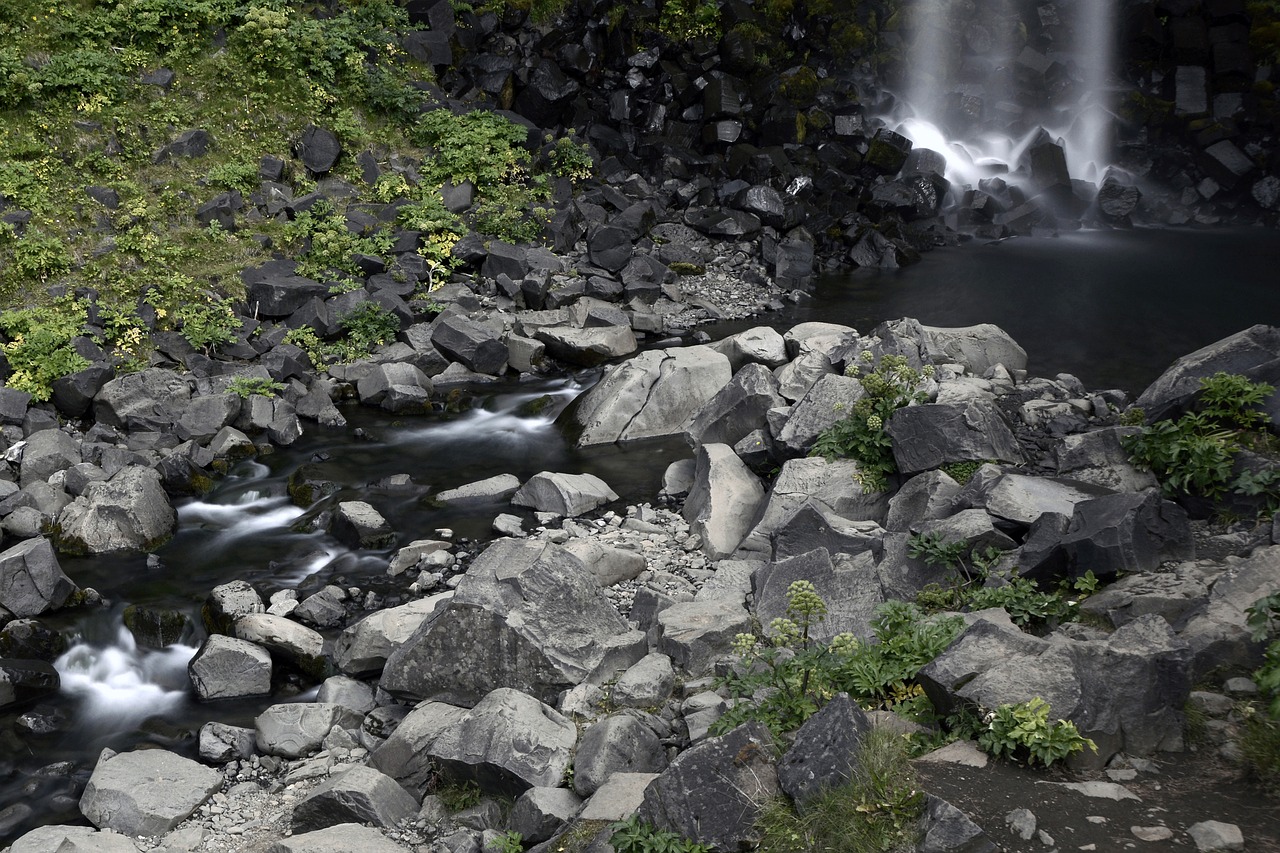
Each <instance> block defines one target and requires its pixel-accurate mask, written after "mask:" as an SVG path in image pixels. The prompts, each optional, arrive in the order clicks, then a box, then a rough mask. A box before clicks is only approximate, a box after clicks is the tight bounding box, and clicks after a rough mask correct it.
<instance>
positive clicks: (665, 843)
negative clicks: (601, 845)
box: [609, 815, 711, 853]
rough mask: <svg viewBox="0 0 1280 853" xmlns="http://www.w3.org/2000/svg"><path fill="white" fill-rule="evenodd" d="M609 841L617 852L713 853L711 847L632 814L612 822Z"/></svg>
mask: <svg viewBox="0 0 1280 853" xmlns="http://www.w3.org/2000/svg"><path fill="white" fill-rule="evenodd" d="M609 829H610V830H611V831H612V832H613V836H612V837H611V838H610V839H609V843H610V844H611V845H612V846H613V849H614V850H615V851H616V853H711V848H710V847H706V846H704V845H702V844H697V843H695V842H693V841H690V840H689V839H687V838H681V837H680V836H679V835H676V834H675V833H674V832H668V831H667V830H665V829H657V828H655V827H654V826H652V825H650V824H647V823H645V822H644V821H642V820H640V818H639V817H638V816H637V815H632V816H631V817H629V818H627V819H626V820H620V821H618V822H617V823H614V824H612V825H611V826H610V827H609Z"/></svg>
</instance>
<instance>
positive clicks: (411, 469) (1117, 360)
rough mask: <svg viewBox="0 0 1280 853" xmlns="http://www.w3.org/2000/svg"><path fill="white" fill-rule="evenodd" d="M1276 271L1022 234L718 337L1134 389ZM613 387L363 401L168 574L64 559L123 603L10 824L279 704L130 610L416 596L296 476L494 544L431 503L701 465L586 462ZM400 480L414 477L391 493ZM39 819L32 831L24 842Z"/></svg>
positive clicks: (14, 784) (114, 605)
mask: <svg viewBox="0 0 1280 853" xmlns="http://www.w3.org/2000/svg"><path fill="white" fill-rule="evenodd" d="M1276 269H1280V240H1276V239H1275V234H1274V232H1267V231H1261V230H1254V231H1237V232H1189V231H1188V232H1174V231H1132V232H1105V233H1092V234H1073V235H1071V236H1068V237H1063V238H1061V239H1056V240H1047V239H1036V240H1032V239H1016V240H1008V241H1004V242H1002V243H1000V244H997V245H975V246H969V247H966V248H962V249H957V250H945V251H938V252H934V253H932V254H929V255H927V256H926V258H925V260H924V261H923V262H922V263H921V264H918V265H916V266H914V267H910V268H907V269H904V270H900V271H895V272H889V273H872V272H868V271H862V272H859V273H857V274H855V275H851V276H843V277H838V278H831V279H828V280H825V281H823V282H822V283H821V284H820V286H819V288H818V290H817V292H816V294H815V296H814V298H812V299H804V300H802V301H801V302H800V304H798V305H796V306H793V307H791V308H789V309H788V310H787V311H786V312H784V313H782V314H780V315H776V316H771V317H768V318H761V319H757V320H755V321H751V322H747V323H737V324H724V325H721V326H718V327H714V328H712V329H711V331H712V333H713V335H714V336H717V337H719V336H722V335H726V334H730V333H732V332H733V331H736V330H738V329H741V328H745V327H747V326H752V325H760V324H761V323H768V324H771V325H774V326H775V327H777V328H779V329H786V328H789V327H790V326H791V325H793V324H794V323H796V322H801V321H804V320H810V319H821V320H825V321H830V322H842V323H846V324H848V325H851V326H854V327H855V328H857V329H859V330H860V331H863V332H866V331H870V329H871V328H872V327H873V326H874V325H875V324H876V323H878V322H879V321H881V320H885V319H893V318H897V317H902V316H912V317H917V318H918V319H920V320H921V321H922V322H925V323H927V324H931V325H953V326H958V325H969V324H973V323H979V322H992V323H996V324H998V325H1000V326H1002V327H1004V328H1005V329H1006V330H1007V331H1009V332H1010V333H1011V334H1012V335H1013V336H1014V338H1015V339H1016V340H1018V341H1019V342H1020V343H1021V344H1022V345H1023V346H1024V347H1025V348H1026V349H1027V350H1028V352H1029V353H1030V357H1031V372H1032V373H1033V374H1035V375H1048V376H1052V375H1054V374H1056V373H1058V372H1061V371H1065V372H1070V373H1074V374H1076V375H1078V376H1079V377H1080V378H1081V379H1082V380H1083V381H1084V382H1085V384H1086V385H1087V386H1089V387H1094V388H1102V387H1120V388H1124V389H1126V390H1129V391H1131V392H1133V393H1135V394H1136V393H1137V392H1138V391H1140V390H1141V389H1142V388H1143V387H1144V386H1145V385H1146V384H1147V383H1149V382H1150V381H1151V380H1152V379H1154V378H1155V377H1156V376H1157V375H1158V374H1159V373H1160V372H1161V371H1162V370H1163V369H1164V368H1165V367H1166V366H1167V365H1168V364H1169V362H1170V361H1171V360H1172V359H1174V358H1176V357H1177V356H1179V355H1182V354H1184V353H1186V352H1188V351H1190V350H1193V349H1195V348H1198V347H1200V346H1203V345H1205V344H1208V343H1211V342H1212V341H1214V340H1217V339H1218V338H1221V337H1223V336H1224V335H1227V334H1230V333H1232V332H1235V331H1238V330H1239V329H1242V328H1244V327H1247V326H1249V325H1251V324H1253V323H1259V322H1261V323H1270V324H1280V287H1277V284H1276V277H1275V270H1276ZM597 375H598V374H596V373H584V374H581V375H576V376H572V377H568V378H564V379H555V380H536V381H528V382H517V383H509V384H508V383H504V384H501V385H499V386H496V387H494V388H492V389H490V390H488V391H482V392H480V393H481V397H480V400H481V404H480V405H479V406H477V407H476V408H474V409H472V410H471V411H469V412H466V413H463V414H460V415H454V416H447V417H445V416H421V417H399V418H393V417H391V416H388V415H386V414H384V413H380V412H376V411H371V410H365V409H360V408H357V407H353V408H349V409H347V410H345V414H346V416H347V417H348V419H349V421H350V423H349V425H348V427H347V428H346V429H342V430H327V429H321V428H318V427H315V426H314V425H309V426H308V428H307V432H306V434H305V435H304V436H303V438H302V439H301V440H300V441H299V442H298V443H297V444H296V445H294V446H293V447H290V448H286V449H282V450H280V451H278V452H276V453H274V454H271V455H267V456H264V457H261V458H260V459H258V460H252V461H246V462H243V463H240V464H239V465H238V466H236V467H235V468H234V469H233V470H232V471H231V472H230V474H229V475H228V476H226V477H225V478H223V479H222V480H221V481H219V483H218V484H217V487H216V488H215V489H214V491H213V492H212V493H211V494H209V495H207V496H205V497H203V498H201V499H198V500H189V501H186V502H184V503H181V504H180V505H179V506H178V516H179V530H178V533H177V535H176V536H175V537H174V539H173V540H172V541H171V542H170V543H168V544H167V545H166V546H164V548H162V549H161V550H160V551H159V552H158V557H159V566H156V567H148V563H147V560H146V558H145V556H142V555H129V556H113V557H106V558H99V559H95V560H85V559H72V558H66V559H64V560H63V561H62V562H63V567H64V569H65V571H66V572H67V574H68V575H70V576H71V577H72V578H73V579H74V580H75V581H76V582H77V583H78V584H80V585H81V586H85V587H93V588H94V589H97V590H98V591H99V592H101V593H102V595H103V596H104V597H105V598H106V599H108V600H109V601H110V602H111V605H110V606H108V607H104V608H100V609H96V610H77V611H70V612H66V613H60V614H54V615H52V616H51V617H50V618H47V619H46V620H44V621H46V622H47V623H48V624H50V625H52V626H54V627H57V628H60V629H62V630H64V631H65V632H66V633H68V634H69V635H70V636H73V637H74V641H73V645H72V648H71V649H70V650H69V651H68V652H67V653H66V654H65V655H63V656H62V658H60V659H59V661H58V662H57V667H58V669H59V671H60V673H61V674H62V679H63V689H62V691H61V692H60V694H58V695H57V696H56V697H53V698H51V699H48V700H46V701H44V702H42V703H41V705H40V706H39V707H37V708H35V709H32V708H21V709H17V710H16V711H13V712H11V713H8V714H7V715H2V716H0V826H2V825H4V824H3V820H4V816H5V812H4V809H6V808H19V809H20V808H21V807H23V806H24V805H25V806H26V807H29V808H30V809H31V811H32V814H31V816H30V820H31V821H36V822H44V823H47V822H57V821H70V820H75V819H76V818H77V812H76V803H75V799H74V796H73V795H74V794H75V791H76V787H75V785H74V784H73V782H72V781H71V780H70V779H69V777H68V773H67V770H66V768H62V769H58V768H54V769H52V770H45V771H41V770H40V768H47V767H48V766H49V765H51V764H53V763H54V762H59V761H67V762H72V763H73V765H74V766H75V768H77V769H76V770H75V773H76V774H77V775H78V778H79V780H80V781H81V782H83V780H84V779H85V778H87V775H88V772H89V770H91V769H92V765H93V762H94V760H95V758H96V755H97V753H98V751H100V750H101V749H102V748H103V747H104V746H110V747H112V748H116V749H122V748H131V747H133V746H136V745H139V744H144V743H150V744H155V745H159V746H163V747H165V748H168V749H173V750H176V751H179V752H184V753H186V754H193V753H194V751H195V742H194V733H195V732H196V730H197V729H198V728H199V726H200V725H201V724H202V723H204V722H206V721H209V720H218V721H221V722H225V723H229V724H234V725H249V724H251V721H252V718H253V716H254V715H255V714H257V713H259V712H260V711H261V709H262V708H264V707H266V706H267V705H268V704H270V703H271V702H274V701H281V699H282V697H279V696H277V697H273V698H269V699H268V698H264V699H260V700H253V701H234V702H221V703H213V704H207V705H202V704H199V703H197V702H196V701H194V699H193V697H192V695H191V693H190V690H189V686H188V684H187V678H186V672H185V667H186V662H187V660H188V659H189V658H190V657H191V655H192V654H194V652H195V649H196V647H197V646H198V643H199V640H200V637H199V635H198V634H197V635H193V636H191V637H190V639H188V640H184V641H183V642H182V643H180V644H178V645H175V646H171V647H169V648H168V649H166V650H164V651H150V650H145V649H139V648H138V647H137V646H136V645H135V644H134V642H133V639H132V637H131V636H130V635H129V633H128V632H127V631H125V630H124V629H123V627H122V622H121V612H122V610H123V608H124V605H126V604H128V603H134V604H138V605H143V606H147V607H152V608H173V609H177V610H180V611H183V612H185V613H188V614H189V615H190V616H191V617H192V619H193V621H194V622H196V623H197V624H198V623H199V607H200V604H201V603H202V602H203V601H204V599H205V597H206V596H207V595H208V593H209V591H210V590H211V589H212V588H213V587H214V586H216V585H217V584H220V583H225V582H227V581H230V580H236V579H242V580H247V581H249V582H250V583H252V584H253V585H254V586H255V587H256V588H257V589H258V590H259V591H260V592H261V593H262V594H263V595H264V597H265V596H266V595H269V594H270V593H271V592H273V591H275V590H278V589H284V588H292V587H298V588H300V592H301V594H303V595H305V594H307V593H309V592H310V591H314V590H315V589H318V588H319V587H320V586H321V585H323V584H325V583H330V582H334V583H340V584H341V585H343V586H358V587H360V588H361V589H362V590H372V591H374V592H377V593H379V594H384V595H387V596H389V597H394V596H396V595H401V594H402V593H401V592H400V585H401V583H402V582H401V581H394V582H393V581H392V580H391V579H388V578H387V576H386V565H387V560H388V557H389V555H390V554H391V553H392V551H393V550H394V549H387V550H383V551H353V550H351V549H350V548H347V547H346V546H344V545H341V544H340V543H338V542H337V541H336V540H334V539H333V538H332V537H330V536H329V535H328V534H327V533H325V532H324V531H323V530H322V529H316V528H315V526H314V525H313V522H314V520H315V518H316V515H317V514H318V512H320V511H321V509H322V507H317V508H311V509H306V510H304V509H302V508H299V507H296V506H294V505H293V504H292V503H290V501H289V499H288V496H287V485H288V478H289V475H290V474H291V473H293V472H294V471H296V470H297V469H298V468H299V467H300V466H302V465H308V464H313V465H315V466H316V470H318V471H320V472H322V474H323V476H324V477H325V478H326V479H328V480H330V481H332V482H333V483H335V484H337V487H338V491H337V493H336V495H335V497H334V499H336V500H346V499H353V498H357V497H358V498H359V499H361V500H367V501H369V502H370V503H372V504H373V505H374V506H375V507H376V508H377V509H378V510H379V511H380V512H382V513H383V515H385V516H386V517H387V519H388V520H389V521H390V522H391V524H392V526H393V528H394V529H395V530H396V531H397V532H398V536H399V539H398V541H397V543H396V547H399V546H400V545H403V544H405V543H407V542H408V541H411V540H413V539H417V538H423V537H431V536H434V535H435V531H437V530H438V529H441V528H448V529H450V530H451V531H452V532H453V535H454V536H455V537H456V538H457V539H459V540H463V539H472V540H476V539H483V538H486V537H488V536H490V535H491V534H490V532H489V524H490V522H491V520H492V518H493V516H494V515H496V514H497V513H498V512H503V511H511V510H510V508H509V507H503V506H497V505H495V506H492V507H485V508H482V509H480V510H475V509H470V510H458V509H452V510H451V509H440V508H436V507H433V506H432V505H430V503H429V502H428V501H424V500H423V498H424V497H425V496H427V495H429V494H430V493H432V492H434V491H438V490H440V489H445V488H451V487H453V486H457V485H461V484H463V483H467V482H472V481H475V480H479V479H482V478H485V477H489V476H493V475H495V474H498V473H512V474H515V475H516V476H518V477H520V478H521V479H522V480H523V479H526V478H528V477H529V476H531V475H533V474H535V473H537V472H539V471H544V470H552V471H563V472H570V473H577V472H583V471H588V472H591V473H594V474H596V475H598V476H600V477H602V478H603V479H604V480H605V481H606V482H607V483H609V484H610V486H611V487H612V488H613V490H614V491H615V492H617V493H618V494H619V495H620V496H621V497H622V501H623V502H625V503H635V502H641V501H647V500H652V499H653V497H654V496H655V495H656V494H657V492H658V490H659V487H660V481H661V476H662V472H663V470H664V469H665V467H666V466H667V464H668V463H670V462H671V461H674V460H675V459H679V458H683V457H686V456H688V454H689V450H688V448H687V446H686V445H685V444H684V443H683V441H681V440H679V439H671V440H660V441H646V442H637V443H634V444H629V445H626V446H606V447H596V448H587V449H578V448H575V447H573V446H572V444H571V443H570V442H569V441H567V440H566V438H565V436H564V435H563V433H562V431H561V429H560V427H559V426H558V425H557V423H556V417H557V415H558V414H559V413H560V412H561V411H562V410H563V409H564V407H565V406H566V405H567V404H568V403H569V402H570V401H571V400H572V399H573V398H574V397H576V396H577V395H578V394H579V393H581V392H582V391H583V390H584V389H585V388H587V387H589V386H590V384H591V383H592V382H594V381H595V379H596V377H597ZM400 474H407V475H409V477H410V478H411V482H410V483H407V484H406V483H402V482H398V481H393V480H388V479H387V478H389V477H392V476H393V475H400ZM460 547H462V548H471V547H474V546H473V545H468V544H463V545H461V546H460ZM393 600H394V598H391V599H390V600H389V601H393ZM33 711H34V712H35V713H37V714H39V715H41V716H42V717H43V718H44V719H57V718H59V717H60V718H61V719H62V720H63V724H62V725H61V727H60V728H59V730H58V731H55V732H51V733H49V734H43V735H35V734H31V733H29V732H28V731H27V730H26V729H23V728H20V727H19V726H18V721H19V718H20V717H22V715H25V714H30V713H32V712H33ZM9 814H10V815H13V814H14V813H12V812H10V813H9ZM27 825H29V821H28V820H25V819H19V820H16V821H15V822H14V823H13V829H15V830H18V831H21V829H22V828H23V827H25V826H27ZM4 834H5V833H4V832H2V831H0V843H3V841H4V839H3V836H4Z"/></svg>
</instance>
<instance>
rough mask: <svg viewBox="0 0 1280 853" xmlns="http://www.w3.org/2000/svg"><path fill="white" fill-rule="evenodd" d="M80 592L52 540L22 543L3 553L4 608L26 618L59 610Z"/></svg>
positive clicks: (0, 596)
mask: <svg viewBox="0 0 1280 853" xmlns="http://www.w3.org/2000/svg"><path fill="white" fill-rule="evenodd" d="M75 591H76V585H75V584H74V583H72V582H71V578H69V577H67V576H66V575H65V574H63V573H62V567H61V566H60V565H59V564H58V557H57V555H55V554H54V553H53V546H52V545H50V544H49V540H47V539H45V538H43V537H39V538H36V539H27V540H25V541H23V542H19V543H18V544H17V545H14V546H13V547H12V548H9V549H8V550H6V551H5V552H4V553H2V554H0V607H3V608H5V609H6V610H8V611H9V612H11V613H12V614H13V615H14V616H17V617H19V618H26V617H28V616H39V615H40V614H41V613H47V612H48V611H50V610H57V609H58V608H59V607H61V606H62V605H64V604H66V603H67V599H68V598H70V597H71V594H72V593H74V592H75Z"/></svg>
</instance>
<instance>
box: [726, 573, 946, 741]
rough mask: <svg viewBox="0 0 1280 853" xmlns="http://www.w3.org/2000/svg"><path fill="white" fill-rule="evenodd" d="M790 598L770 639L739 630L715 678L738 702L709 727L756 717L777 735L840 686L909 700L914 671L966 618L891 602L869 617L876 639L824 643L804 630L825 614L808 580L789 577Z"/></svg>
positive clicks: (874, 697)
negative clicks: (735, 658) (736, 659)
mask: <svg viewBox="0 0 1280 853" xmlns="http://www.w3.org/2000/svg"><path fill="white" fill-rule="evenodd" d="M787 603H788V606H787V615H786V616H785V617H783V618H779V619H775V620H774V621H773V623H772V624H771V625H770V626H769V627H770V632H771V636H770V637H768V638H764V639H761V638H757V637H755V636H754V635H751V634H739V635H738V637H737V639H736V641H735V643H734V648H735V651H736V652H737V653H738V654H739V656H740V658H741V660H740V663H739V665H738V666H737V667H735V669H734V670H733V671H732V672H730V673H729V674H728V675H725V676H723V677H721V678H720V679H718V680H717V686H718V687H724V688H726V689H727V690H728V692H729V695H730V697H731V698H733V699H735V700H736V701H735V703H734V704H733V706H732V707H731V708H729V710H728V711H726V712H725V714H724V715H723V716H722V717H721V718H720V719H719V720H717V721H716V723H715V725H714V726H713V727H712V731H713V733H716V734H720V733H723V732H726V731H729V730H730V729H733V728H734V727H736V726H738V725H741V724H742V723H744V722H747V721H748V720H756V721H758V722H761V723H763V724H765V725H766V726H768V727H769V729H770V731H772V732H773V734H774V736H775V737H776V738H779V739H781V738H782V737H783V736H785V735H786V734H787V733H788V732H791V731H794V730H795V729H797V728H799V727H800V725H801V724H802V723H804V721H805V720H807V719H808V718H809V717H810V716H812V715H813V714H814V713H815V712H816V711H817V710H818V709H819V708H821V707H822V705H823V704H824V703H825V702H826V700H827V699H829V698H830V697H831V696H834V695H835V694H836V693H839V692H842V691H843V692H847V693H849V694H850V696H852V697H853V698H855V699H857V700H858V701H860V702H863V703H866V704H874V705H886V706H893V705H895V704H898V703H900V702H908V703H913V702H915V701H916V700H915V696H916V695H918V694H917V693H916V691H915V690H913V687H914V684H913V681H914V679H915V676H916V674H917V673H918V672H919V671H920V669H921V668H922V667H923V666H924V665H925V664H927V663H929V662H930V661H931V660H933V659H934V658H935V657H937V656H938V655H939V654H940V653H941V652H942V650H943V649H945V648H946V647H947V646H948V645H949V644H950V643H951V641H952V640H953V639H955V637H956V635H957V634H959V633H960V629H961V628H962V627H963V624H964V622H963V620H962V619H961V618H960V617H925V616H924V614H923V613H922V612H921V611H920V609H919V608H917V607H916V606H915V605H913V604H909V603H906V602H901V601H894V602H888V603H886V604H884V605H882V606H881V608H880V611H879V613H878V614H877V616H876V618H875V620H874V621H873V622H872V628H873V630H874V632H875V636H876V640H877V642H875V643H866V642H863V641H861V640H858V639H857V638H856V637H854V636H853V635H852V634H840V635H838V636H836V637H835V638H834V639H832V641H831V643H830V644H828V645H825V646H824V645H822V644H819V643H814V642H813V641H812V640H811V639H810V636H809V635H810V630H811V629H812V627H813V626H814V625H816V624H818V623H819V622H821V621H822V620H823V619H824V618H825V616H826V612H827V607H826V603H825V602H824V601H823V600H822V598H821V596H819V595H818V594H817V593H816V592H815V591H814V588H813V584H811V583H810V582H808V581H795V582H794V583H792V584H791V586H790V587H788V589H787Z"/></svg>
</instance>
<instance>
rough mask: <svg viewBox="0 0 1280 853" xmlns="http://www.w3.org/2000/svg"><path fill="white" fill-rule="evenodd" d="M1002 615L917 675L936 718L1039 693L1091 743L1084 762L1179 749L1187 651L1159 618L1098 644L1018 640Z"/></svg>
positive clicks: (1187, 685)
mask: <svg viewBox="0 0 1280 853" xmlns="http://www.w3.org/2000/svg"><path fill="white" fill-rule="evenodd" d="M997 613H998V612H997ZM999 615H1000V617H1001V618H1000V620H999V621H997V620H996V619H994V618H987V617H985V616H984V617H980V618H978V619H977V620H976V621H974V622H973V623H972V624H971V625H970V626H969V627H968V628H966V629H965V631H964V633H962V634H961V635H960V636H959V637H957V638H956V640H955V641H954V642H953V643H952V644H951V645H950V646H949V647H948V648H947V649H946V651H944V652H943V653H942V654H941V655H939V656H938V657H937V658H935V659H934V660H933V661H932V662H931V663H929V664H928V665H926V666H925V667H924V668H923V669H922V670H921V671H920V674H919V680H920V683H921V684H922V685H923V686H924V689H925V692H926V693H927V694H928V696H929V698H930V700H932V701H933V703H934V705H935V707H937V708H938V709H939V711H940V712H942V713H950V712H951V710H952V709H954V708H955V707H956V706H957V704H958V703H960V702H969V703H973V704H976V705H978V706H980V707H982V708H987V709H993V708H996V707H997V706H999V705H1002V704H1007V703H1017V702H1025V701H1027V700H1029V699H1031V698H1033V697H1036V696H1039V697H1040V698H1042V699H1044V700H1045V701H1046V702H1048V703H1049V706H1050V708H1051V709H1052V714H1053V716H1054V717H1060V718H1062V719H1066V720H1070V721H1071V722H1073V723H1075V724H1076V726H1077V727H1078V728H1079V729H1080V733H1081V734H1082V735H1084V736H1085V737H1091V738H1093V739H1094V741H1096V742H1097V744H1098V754H1097V755H1092V754H1091V755H1086V756H1081V759H1082V760H1084V761H1086V762H1091V763H1094V764H1098V765H1099V766H1100V765H1101V764H1102V763H1105V761H1106V760H1107V759H1108V758H1109V757H1110V756H1111V755H1113V754H1114V753H1116V752H1118V751H1121V750H1123V751H1125V752H1128V753H1130V754H1133V755H1147V754H1150V753H1152V752H1153V751H1155V750H1159V749H1164V750H1175V751H1176V750H1180V749H1181V748H1182V731H1183V719H1182V707H1183V704H1184V703H1185V702H1186V699H1187V695H1188V694H1189V692H1190V689H1191V681H1190V669H1189V664H1190V660H1191V652H1190V650H1189V649H1188V648H1187V646H1186V645H1185V643H1184V642H1183V641H1182V640H1180V639H1179V638H1178V637H1177V636H1176V635H1175V634H1174V633H1173V630H1172V629H1171V628H1170V627H1169V625H1168V623H1167V622H1165V621H1164V620H1163V619H1161V618H1160V617H1158V616H1143V617H1140V618H1138V619H1135V620H1134V621H1132V622H1130V623H1128V624H1127V625H1124V626H1123V627H1121V628H1119V629H1118V630H1116V632H1115V633H1113V634H1111V635H1109V636H1107V637H1105V638H1103V639H1100V640H1090V641H1072V640H1066V639H1064V638H1061V637H1050V638H1048V639H1042V638H1039V637H1033V636H1031V635H1029V634H1024V633H1023V632H1022V631H1019V630H1018V629H1017V628H1015V627H1013V625H1012V624H1011V623H1009V622H1008V619H1007V617H1005V616H1004V615H1003V614H999Z"/></svg>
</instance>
